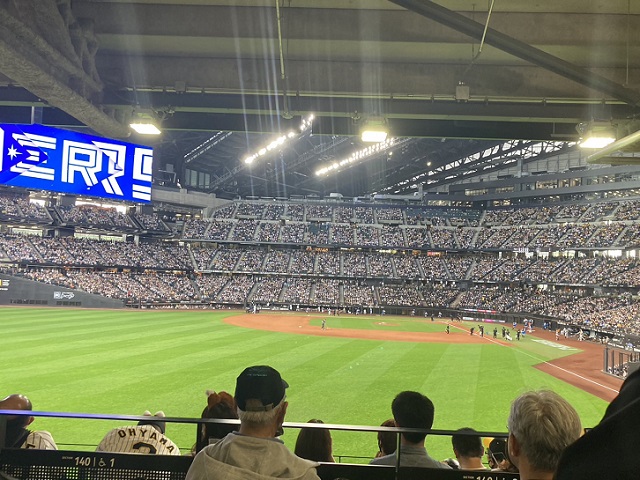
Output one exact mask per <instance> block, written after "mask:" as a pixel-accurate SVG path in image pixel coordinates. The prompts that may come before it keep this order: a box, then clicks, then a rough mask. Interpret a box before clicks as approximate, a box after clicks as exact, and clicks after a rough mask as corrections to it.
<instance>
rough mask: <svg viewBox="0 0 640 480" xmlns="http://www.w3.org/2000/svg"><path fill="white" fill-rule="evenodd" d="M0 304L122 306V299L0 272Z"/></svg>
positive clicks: (85, 306)
mask: <svg viewBox="0 0 640 480" xmlns="http://www.w3.org/2000/svg"><path fill="white" fill-rule="evenodd" d="M0 305H38V306H43V307H44V306H47V307H83V308H122V307H123V306H124V302H123V301H122V300H114V299H111V298H106V297H103V296H101V295H94V294H92V293H86V292H81V291H79V290H72V289H70V288H65V287H58V286H55V285H47V284H45V283H41V282H35V281H33V280H27V279H24V278H20V277H13V276H11V275H5V274H1V273H0Z"/></svg>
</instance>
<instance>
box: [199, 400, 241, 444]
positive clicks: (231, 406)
mask: <svg viewBox="0 0 640 480" xmlns="http://www.w3.org/2000/svg"><path fill="white" fill-rule="evenodd" d="M201 418H220V419H235V420H237V419H238V412H237V409H236V401H235V400H234V399H233V396H231V395H230V394H228V393H227V392H220V393H216V392H214V391H211V390H207V406H206V407H205V409H204V410H203V411H202V415H201ZM236 430H238V425H236V424H233V425H230V424H226V423H199V424H198V430H197V434H196V445H195V452H194V455H195V454H196V453H198V452H199V451H200V450H202V449H203V448H204V447H206V446H207V445H209V444H211V443H215V442H217V441H218V440H220V439H222V438H224V437H226V436H227V434H229V433H231V432H234V431H236Z"/></svg>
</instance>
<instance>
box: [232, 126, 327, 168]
mask: <svg viewBox="0 0 640 480" xmlns="http://www.w3.org/2000/svg"><path fill="white" fill-rule="evenodd" d="M314 118H315V117H314V116H313V114H311V115H309V116H308V117H307V118H304V119H302V122H301V123H300V133H299V134H298V133H296V132H295V131H290V132H289V133H285V134H283V135H281V136H279V137H278V138H276V139H275V140H273V141H272V142H271V143H269V145H266V146H264V147H262V148H260V149H259V150H258V151H257V152H255V153H253V154H251V155H247V156H246V157H245V158H244V163H246V164H247V165H251V164H252V163H253V162H254V161H256V160H257V159H258V158H259V157H263V156H265V155H266V154H267V153H269V152H271V151H273V150H276V149H280V148H281V147H282V146H283V145H284V144H285V142H287V141H293V140H294V139H296V138H297V137H298V136H299V135H302V134H303V133H305V132H306V131H307V130H310V129H311V127H312V126H313V119H314Z"/></svg>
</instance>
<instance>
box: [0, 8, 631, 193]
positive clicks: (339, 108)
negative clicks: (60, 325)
mask: <svg viewBox="0 0 640 480" xmlns="http://www.w3.org/2000/svg"><path fill="white" fill-rule="evenodd" d="M0 27H1V28H0V72H2V74H3V75H4V78H0V122H7V123H29V122H30V121H31V120H32V114H35V121H38V122H39V123H45V124H50V125H57V126H63V127H73V128H82V127H86V128H89V129H91V130H93V131H95V132H97V133H99V134H101V135H104V136H110V137H124V136H126V135H127V134H128V128H127V124H128V119H129V118H130V117H131V115H132V114H133V113H134V112H138V111H145V112H147V113H148V112H151V113H153V114H154V115H155V116H156V117H157V118H158V120H159V121H161V124H162V129H163V132H164V133H163V135H162V137H161V138H159V139H154V140H149V139H148V138H142V137H140V136H135V135H133V136H131V137H129V139H130V140H131V141H133V142H136V143H147V144H153V145H154V146H155V147H156V155H155V156H156V167H155V168H156V171H158V172H160V171H165V172H166V171H167V170H173V171H175V172H176V177H177V179H178V180H179V181H181V182H182V183H187V182H188V180H189V178H188V177H187V169H189V170H194V171H199V172H203V173H207V174H209V180H210V182H209V183H208V184H206V185H204V184H203V185H201V186H202V189H203V190H204V191H209V192H213V193H216V194H218V195H222V196H233V195H242V196H248V195H260V196H290V195H309V194H317V195H326V194H328V193H331V192H339V193H342V194H344V195H347V196H357V195H364V194H369V193H373V192H386V193H409V192H411V191H415V190H416V189H417V188H418V187H417V186H418V185H419V184H420V183H421V182H422V180H421V179H423V178H424V176H425V175H429V177H430V185H440V184H444V183H447V182H455V181H457V180H459V179H460V178H464V177H465V176H467V175H469V174H470V173H474V171H473V162H459V163H460V165H459V166H457V167H455V168H453V169H449V170H448V171H447V172H446V174H445V173H443V171H438V167H443V166H444V165H451V164H452V162H456V161H457V160H460V159H461V158H464V157H467V156H470V155H473V154H474V153H478V152H483V151H485V150H486V149H487V148H490V147H495V146H497V145H500V144H502V143H503V142H504V141H505V140H519V141H520V143H519V144H518V146H519V147H523V148H526V147H527V145H530V144H531V143H532V142H538V141H544V142H564V141H569V142H571V141H576V140H577V139H578V135H577V132H576V124H577V123H579V122H583V121H588V120H594V119H596V120H611V119H616V120H617V121H623V122H624V121H628V120H630V119H634V118H635V117H636V116H637V114H638V106H639V104H640V70H639V67H640V36H638V35H636V34H635V33H636V32H638V31H640V5H638V4H637V2H628V1H627V0H594V1H590V2H584V1H583V0H566V1H562V2H558V1H551V0H539V1H536V2H531V1H530V0H509V1H508V2H505V1H495V2H493V1H488V2H485V3H482V5H479V4H477V3H475V2H473V1H471V0H439V1H437V2H432V1H429V0H392V1H383V0H368V1H364V0H361V1H358V0H353V1H342V0H324V1H322V2H318V1H311V0H273V1H260V0H235V1H234V0H218V1H216V0H186V1H179V0H138V1H123V0H73V1H71V0H21V1H20V2H17V1H16V2H3V3H2V4H1V6H0ZM310 113H313V114H314V115H315V119H314V121H313V125H312V128H311V129H309V130H306V131H304V132H300V131H299V130H298V126H299V124H300V122H301V121H302V120H303V119H304V118H307V116H308V115H309V114H310ZM372 115H376V116H384V118H386V120H387V122H388V125H389V127H390V129H391V132H392V136H393V137H394V138H395V143H394V145H392V146H390V147H389V148H385V149H382V150H381V151H379V152H377V153H376V154H374V155H370V156H368V157H366V159H363V160H362V161H361V162H356V163H355V165H354V166H351V168H348V169H339V170H337V171H336V172H334V173H333V174H331V175H327V176H326V177H319V176H317V175H316V173H315V172H316V170H318V169H319V168H321V167H323V166H326V165H331V164H332V163H335V162H339V161H340V160H342V159H345V158H347V157H349V156H350V155H351V154H353V152H354V151H358V150H360V149H362V148H365V147H366V145H362V144H361V142H360V140H359V139H358V138H357V133H358V130H359V128H360V126H361V125H362V123H363V122H364V121H365V119H367V118H368V117H369V116H372ZM292 130H293V131H296V132H297V134H296V136H295V137H294V138H291V139H289V140H288V141H287V142H286V143H285V144H283V145H282V147H281V148H277V149H274V150H273V151H271V152H269V154H267V155H264V156H262V157H261V158H260V159H259V161H256V162H254V164H252V165H251V166H250V167H249V166H247V165H246V164H245V163H244V162H243V160H244V158H245V157H246V156H247V155H250V154H251V153H255V152H256V151H258V150H259V149H260V148H263V147H265V146H266V145H268V144H269V143H270V142H272V141H273V140H274V139H276V138H278V137H279V136H280V135H284V134H287V133H288V132H289V131H292ZM510 145H511V144H510ZM507 148H511V146H509V147H505V149H507ZM567 148H569V147H567ZM514 151H515V150H514ZM501 153H503V154H504V153H505V152H501ZM500 158H504V155H501V156H500ZM490 168H491V169H499V168H500V163H499V162H497V163H496V164H495V165H492V166H491V167H490ZM440 177H441V178H440Z"/></svg>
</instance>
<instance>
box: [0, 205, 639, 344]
mask: <svg viewBox="0 0 640 480" xmlns="http://www.w3.org/2000/svg"><path fill="white" fill-rule="evenodd" d="M176 218H184V217H179V216H176V215H171V214H167V213H165V212H163V213H161V214H160V213H158V214H139V213H131V214H124V213H121V212H119V211H117V210H116V209H114V208H101V207H98V206H94V205H78V206H75V207H63V206H51V207H44V206H40V205H37V204H35V203H30V202H29V199H28V197H26V196H20V195H8V194H3V195H0V225H9V224H10V225H13V226H16V225H18V226H20V227H21V228H19V229H18V232H19V234H17V233H9V232H10V231H12V230H11V229H9V228H4V229H3V230H2V232H4V233H0V270H2V271H3V272H5V273H10V274H13V275H19V276H24V277H26V278H29V279H31V280H34V281H38V282H46V283H49V284H55V285H60V286H63V287H67V288H72V289H80V290H84V291H87V292H90V293H96V294H100V295H103V296H106V297H110V298H118V299H124V300H126V301H127V302H128V303H129V304H130V305H135V306H141V305H146V306H151V305H153V306H156V307H159V306H165V307H169V306H172V305H173V306H175V305H176V304H177V305H180V306H183V307H186V306H190V307H192V308H198V307H201V308H204V307H209V306H212V305H214V306H227V305H229V306H231V305H233V306H239V305H250V304H254V303H257V304H260V305H262V306H266V305H269V307H270V308H273V307H274V306H275V307H278V308H280V307H282V308H291V309H293V308H317V307H323V308H333V309H349V310H351V309H355V308H363V309H365V308H375V309H376V311H377V312H378V313H379V312H380V311H381V309H384V308H391V307H393V308H405V307H406V308H436V309H437V308H458V309H482V310H493V311H496V312H525V313H530V314H537V315H542V316H549V317H554V318H557V319H561V320H562V321H563V322H565V323H571V324H575V325H578V326H582V327H587V328H593V329H598V330H602V331H607V332H613V333H621V334H627V333H631V334H638V333H640V327H639V326H637V325H636V324H635V322H634V321H633V320H632V318H634V317H635V316H636V315H637V314H638V312H640V303H638V302H636V300H635V299H634V298H633V297H632V295H631V294H630V292H631V291H635V290H636V289H637V288H638V287H640V260H639V259H638V258H637V257H633V256H626V255H622V254H620V255H619V256H615V257H614V256H604V255H602V252H604V251H612V250H617V251H619V252H624V251H625V250H632V249H634V248H636V247H637V246H638V244H639V243H640V200H615V201H600V202H597V203H593V202H592V203H588V202H577V203H572V204H564V205H563V204H560V203H558V204H553V205H545V206H540V207H523V208H515V207H501V208H497V207H496V208H491V209H473V208H462V207H435V206H416V205H382V204H376V203H371V204H365V203H354V202H351V203H339V202H336V203H335V204H327V203H326V202H325V203H321V202H315V203H314V202H311V201H306V202H302V201H301V202H295V201H275V200H251V201H250V200H236V201H233V202H229V203H227V204H225V205H224V206H222V207H220V208H218V209H215V210H214V211H213V212H212V214H211V215H210V216H209V217H208V218H187V219H186V220H183V221H176ZM28 229H29V230H28ZM14 231H15V228H14ZM27 232H32V233H33V235H24V233H27ZM43 232H47V235H46V236H43Z"/></svg>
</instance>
